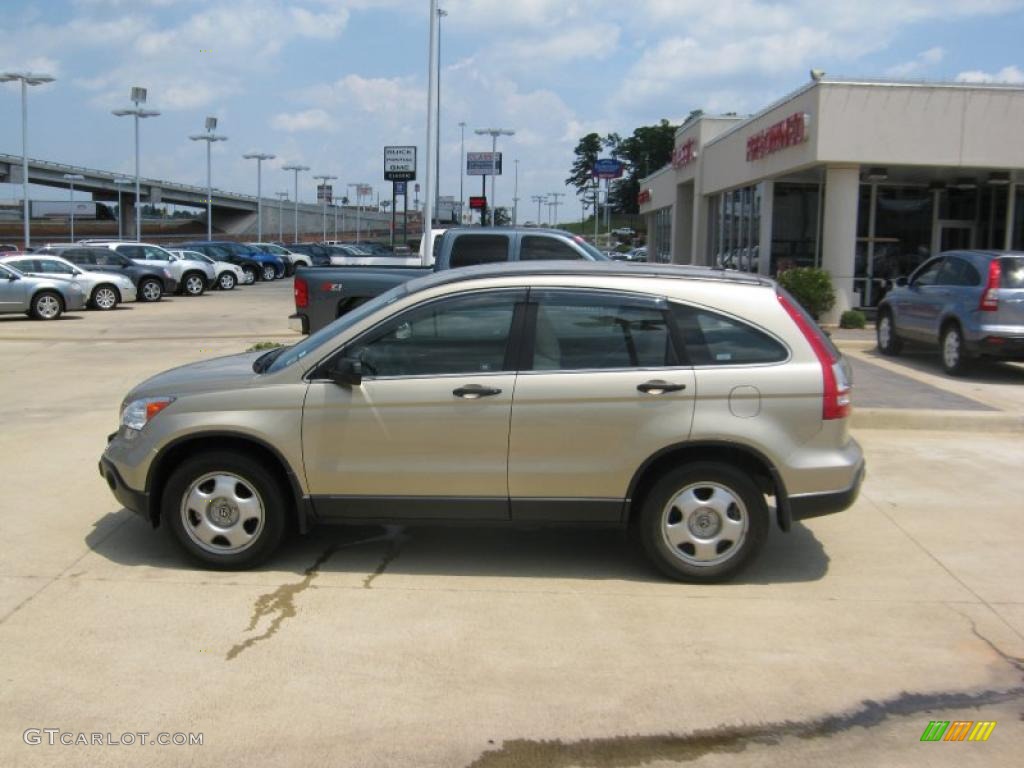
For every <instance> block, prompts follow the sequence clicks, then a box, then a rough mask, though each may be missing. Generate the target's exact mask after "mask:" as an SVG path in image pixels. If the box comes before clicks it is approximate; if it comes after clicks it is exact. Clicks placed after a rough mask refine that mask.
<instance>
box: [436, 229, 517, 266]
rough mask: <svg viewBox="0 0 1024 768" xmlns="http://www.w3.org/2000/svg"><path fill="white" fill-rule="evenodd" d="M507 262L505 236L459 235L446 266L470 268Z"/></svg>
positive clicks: (506, 238) (506, 237)
mask: <svg viewBox="0 0 1024 768" xmlns="http://www.w3.org/2000/svg"><path fill="white" fill-rule="evenodd" d="M502 261H508V236H507V235H461V234H460V235H459V236H458V237H456V238H455V242H454V243H453V244H452V255H451V257H450V259H449V263H448V266H449V267H451V268H452V269H455V268H457V267H471V266H473V265H474V264H496V263H498V262H502Z"/></svg>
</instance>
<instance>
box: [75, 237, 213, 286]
mask: <svg viewBox="0 0 1024 768" xmlns="http://www.w3.org/2000/svg"><path fill="white" fill-rule="evenodd" d="M89 243H90V244H91V245H99V246H101V247H106V248H109V249H110V250H112V251H115V252H117V253H119V254H121V255H122V256H127V257H128V258H129V259H131V260H132V261H134V262H135V263H136V264H140V265H142V266H146V267H159V268H161V269H166V270H167V271H168V272H170V274H171V276H172V277H173V278H174V279H175V281H177V284H178V290H179V292H180V293H181V294H182V295H183V296H202V295H203V293H204V292H205V291H206V289H207V288H209V287H211V286H213V284H214V281H215V280H216V279H217V275H216V273H215V272H214V271H213V267H211V266H210V265H209V264H207V263H206V262H204V261H192V260H191V259H189V260H184V259H174V257H172V256H171V254H170V252H169V251H167V250H166V249H164V248H161V247H160V246H159V245H153V244H151V243H127V242H121V241H118V240H112V241H107V242H103V241H92V240H90V241H89Z"/></svg>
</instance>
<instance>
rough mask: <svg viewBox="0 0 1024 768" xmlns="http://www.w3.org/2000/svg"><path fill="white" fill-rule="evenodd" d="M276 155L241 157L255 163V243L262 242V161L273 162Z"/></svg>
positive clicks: (263, 154) (256, 154) (248, 154)
mask: <svg viewBox="0 0 1024 768" xmlns="http://www.w3.org/2000/svg"><path fill="white" fill-rule="evenodd" d="M275 157H277V155H268V154H267V153H266V152H249V153H247V154H244V155H242V158H243V159H245V160H255V161H256V242H257V243H262V242H263V161H264V160H273V159H274V158H275Z"/></svg>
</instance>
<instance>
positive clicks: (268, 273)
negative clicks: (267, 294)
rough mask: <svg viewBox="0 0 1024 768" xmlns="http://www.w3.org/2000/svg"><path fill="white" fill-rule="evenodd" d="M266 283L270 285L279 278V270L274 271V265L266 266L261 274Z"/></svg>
mask: <svg viewBox="0 0 1024 768" xmlns="http://www.w3.org/2000/svg"><path fill="white" fill-rule="evenodd" d="M261 276H262V277H263V280H264V282H267V283H269V282H270V281H271V280H273V279H274V278H276V277H277V270H276V269H274V265H273V264H264V265H263V269H262V272H261Z"/></svg>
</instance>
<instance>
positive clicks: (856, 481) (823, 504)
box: [789, 460, 867, 520]
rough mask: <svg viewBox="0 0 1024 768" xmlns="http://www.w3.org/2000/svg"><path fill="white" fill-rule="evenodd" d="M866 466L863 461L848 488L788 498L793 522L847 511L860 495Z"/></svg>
mask: <svg viewBox="0 0 1024 768" xmlns="http://www.w3.org/2000/svg"><path fill="white" fill-rule="evenodd" d="M866 472H867V466H866V464H865V463H864V461H863V460H861V462H860V465H859V466H858V467H857V472H856V474H855V475H854V478H853V483H852V484H851V485H850V487H849V488H846V489H844V490H842V491H835V492H834V493H809V494H804V495H801V496H790V497H789V511H790V515H791V517H792V519H793V520H806V519H807V518H809V517H821V516H822V515H831V514H833V513H835V512H842V511H843V510H844V509H849V508H850V507H852V506H853V503H854V502H855V501H856V500H857V496H858V495H859V494H860V487H861V484H862V483H863V482H864V475H865V474H866Z"/></svg>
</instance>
